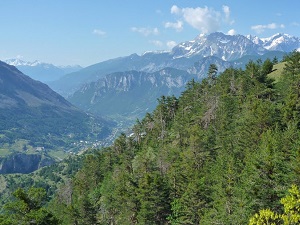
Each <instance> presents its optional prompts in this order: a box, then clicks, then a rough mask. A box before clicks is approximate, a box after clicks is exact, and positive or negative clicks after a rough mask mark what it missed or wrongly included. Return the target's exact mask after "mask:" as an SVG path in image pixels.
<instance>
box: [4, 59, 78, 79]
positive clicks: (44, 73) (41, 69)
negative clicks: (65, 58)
mask: <svg viewBox="0 0 300 225" xmlns="http://www.w3.org/2000/svg"><path fill="white" fill-rule="evenodd" d="M4 62H6V63H7V64H9V65H12V66H15V67H17V68H18V69H19V70H20V71H21V72H22V73H24V74H26V75H28V76H30V77H31V78H32V79H35V80H38V81H42V82H44V83H48V82H51V81H55V80H58V79H59V78H61V77H62V76H64V75H66V74H68V73H72V72H76V71H78V70H80V69H82V67H81V66H79V65H74V66H55V65H53V64H49V63H43V62H39V61H34V62H27V61H23V60H20V59H8V60H5V61H4Z"/></svg>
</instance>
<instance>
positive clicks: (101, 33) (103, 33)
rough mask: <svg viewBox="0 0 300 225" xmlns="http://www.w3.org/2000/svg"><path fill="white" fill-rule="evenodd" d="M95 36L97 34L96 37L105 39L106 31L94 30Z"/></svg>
mask: <svg viewBox="0 0 300 225" xmlns="http://www.w3.org/2000/svg"><path fill="white" fill-rule="evenodd" d="M93 34H96V35H98V36H101V37H103V36H105V35H106V32H104V31H102V30H99V29H94V30H93Z"/></svg>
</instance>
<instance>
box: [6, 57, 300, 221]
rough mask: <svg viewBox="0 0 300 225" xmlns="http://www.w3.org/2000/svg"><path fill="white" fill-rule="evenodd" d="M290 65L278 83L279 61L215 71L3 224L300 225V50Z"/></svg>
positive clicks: (21, 199) (22, 203)
mask: <svg viewBox="0 0 300 225" xmlns="http://www.w3.org/2000/svg"><path fill="white" fill-rule="evenodd" d="M283 61H284V69H283V70H282V72H281V74H280V76H278V77H276V78H275V79H271V78H270V77H269V76H268V74H270V73H271V72H272V71H273V70H274V69H273V65H274V63H276V62H275V61H274V60H273V61H272V60H269V59H268V60H266V61H264V62H262V61H261V60H258V61H249V63H248V64H247V65H246V67H245V69H234V68H228V69H227V70H225V71H224V72H223V73H221V74H219V73H218V68H217V67H216V66H215V65H211V66H210V68H209V71H208V74H207V75H208V76H207V78H206V79H204V80H202V81H201V82H196V81H194V80H191V81H190V82H189V83H188V85H187V87H186V90H185V91H184V92H183V93H182V94H181V96H180V97H179V98H176V97H174V96H162V97H161V98H159V99H158V105H157V107H156V109H155V110H154V111H153V112H152V113H148V114H147V115H146V116H145V117H144V118H143V119H142V120H137V121H136V123H135V125H134V126H133V128H132V135H129V136H128V135H125V134H121V135H120V136H119V137H118V138H117V139H116V140H115V141H114V143H113V145H111V146H110V147H107V148H103V149H99V150H95V151H94V152H93V154H87V155H86V156H85V160H84V164H83V167H82V168H81V169H80V170H79V171H78V172H77V173H76V175H75V176H74V178H73V179H72V181H71V182H69V183H66V184H65V185H64V186H62V187H61V188H60V189H59V190H57V192H56V194H55V196H54V197H53V198H52V199H51V200H49V199H48V200H47V198H46V197H47V196H45V193H44V192H43V190H41V189H37V191H33V190H34V188H31V189H29V190H27V192H26V190H25V191H24V190H23V189H18V190H17V191H16V192H15V193H14V196H15V202H10V203H8V204H6V206H5V207H4V213H3V214H2V215H1V216H0V224H66V225H69V224H70V225H71V224H80V225H85V224H86V225H91V224H110V225H117V224H121V225H129V224H141V225H142V224H143V225H152V224H153V225H154V224H158V225H163V224H171V225H179V224H182V225H183V224H201V225H202V224H204V225H210V224H220V225H221V224H222V225H245V224H251V225H258V224H275V225H277V224H299V223H300V207H299V204H300V193H299V189H298V188H299V187H300V53H299V52H296V51H294V52H292V53H291V54H289V55H287V56H286V57H284V60H283ZM20 221H21V222H20ZM22 221H23V222H22ZM24 221H25V222H24ZM30 221H31V222H32V221H33V223H31V222H30ZM45 221H46V222H45Z"/></svg>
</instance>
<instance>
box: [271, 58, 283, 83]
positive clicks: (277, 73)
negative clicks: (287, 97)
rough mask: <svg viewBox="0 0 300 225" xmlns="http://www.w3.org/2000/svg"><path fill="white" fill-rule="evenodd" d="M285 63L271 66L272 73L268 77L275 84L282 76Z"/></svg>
mask: <svg viewBox="0 0 300 225" xmlns="http://www.w3.org/2000/svg"><path fill="white" fill-rule="evenodd" d="M284 65H285V62H281V63H278V64H276V65H274V66H273V72H272V73H270V74H269V75H268V76H269V77H270V78H272V79H274V80H275V83H276V82H278V80H279V78H280V77H281V76H282V72H283V69H284Z"/></svg>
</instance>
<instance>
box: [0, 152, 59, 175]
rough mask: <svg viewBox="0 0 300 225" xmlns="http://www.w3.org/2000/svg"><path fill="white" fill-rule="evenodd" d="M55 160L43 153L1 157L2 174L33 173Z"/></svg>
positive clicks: (0, 172) (0, 167)
mask: <svg viewBox="0 0 300 225" xmlns="http://www.w3.org/2000/svg"><path fill="white" fill-rule="evenodd" d="M54 162H55V161H54V160H53V159H52V158H50V157H45V156H43V155H41V154H24V153H18V154H13V155H10V156H9V157H6V158H0V174H9V173H31V172H33V171H35V170H37V169H39V168H41V167H44V166H49V165H51V164H53V163H54Z"/></svg>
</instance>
